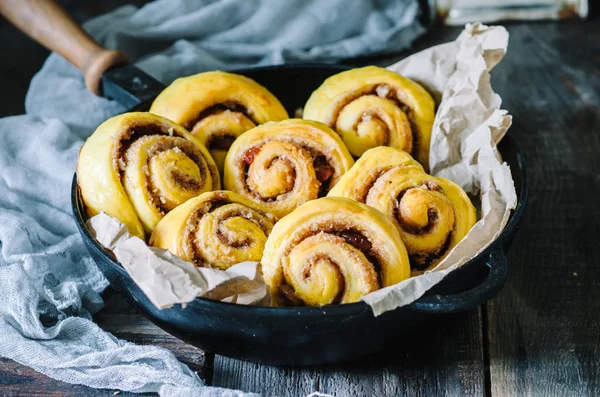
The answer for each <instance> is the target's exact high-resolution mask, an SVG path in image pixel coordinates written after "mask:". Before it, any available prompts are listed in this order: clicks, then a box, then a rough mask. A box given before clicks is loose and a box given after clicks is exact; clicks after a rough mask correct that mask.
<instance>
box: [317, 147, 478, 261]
mask: <svg viewBox="0 0 600 397" xmlns="http://www.w3.org/2000/svg"><path fill="white" fill-rule="evenodd" d="M329 196H331V197H347V198H351V199H353V200H357V201H359V202H362V203H366V204H368V205H369V206H371V207H373V208H376V209H378V210H379V211H381V212H383V213H384V214H386V215H388V216H389V218H390V219H391V220H392V221H393V223H394V224H395V225H396V227H397V228H398V230H399V231H400V235H401V236H402V241H404V244H405V245H406V249H407V250H408V254H409V256H410V263H411V267H412V268H413V270H415V271H416V272H422V271H424V270H429V269H432V268H434V267H435V266H436V265H437V264H438V263H439V262H440V261H442V260H443V259H444V258H445V257H446V255H447V254H448V253H449V252H450V250H451V249H452V248H453V247H454V246H456V245H457V244H458V243H459V241H460V240H462V239H463V238H464V236H466V235H467V233H468V232H469V230H470V229H471V228H472V227H473V225H474V224H475V222H476V221H477V215H476V212H475V207H474V206H473V204H472V203H471V200H470V199H469V197H468V196H467V194H466V193H465V192H464V191H463V190H462V189H461V188H460V187H459V186H458V185H457V184H455V183H454V182H452V181H449V180H447V179H444V178H438V177H433V176H431V175H428V174H426V173H425V172H424V171H423V169H422V168H421V167H420V166H419V165H418V164H417V163H416V162H415V161H414V160H412V159H411V158H410V156H409V155H408V154H406V153H405V152H402V151H399V150H397V149H393V148H388V147H380V148H375V149H371V150H369V151H367V152H366V153H365V154H364V155H363V156H362V157H361V158H360V159H359V160H358V161H357V162H356V164H355V165H354V167H352V168H351V169H350V170H349V171H348V172H347V173H346V174H345V175H344V176H343V177H342V180H340V182H339V183H338V184H337V185H336V186H335V187H334V188H333V189H332V190H331V191H330V192H329Z"/></svg>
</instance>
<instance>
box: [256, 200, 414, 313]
mask: <svg viewBox="0 0 600 397" xmlns="http://www.w3.org/2000/svg"><path fill="white" fill-rule="evenodd" d="M261 265H262V270H263V275H264V278H265V281H266V282H267V284H268V285H269V286H270V290H271V294H272V296H273V298H274V299H273V300H274V302H275V303H276V304H277V305H279V306H300V305H309V306H318V305H329V304H337V303H351V302H356V301H358V300H359V299H360V298H361V297H362V296H364V295H366V294H368V293H370V292H373V291H376V290H378V289H380V288H382V287H386V286H389V285H393V284H396V283H399V282H400V281H402V280H405V279H407V278H408V277H409V276H410V266H409V262H408V256H407V253H406V249H405V248H404V244H403V243H402V239H401V238H400V234H399V233H398V230H397V229H396V228H395V227H394V225H393V224H392V222H391V220H390V219H389V218H388V217H386V216H385V215H383V214H382V213H381V212H379V211H377V210H375V209H373V208H371V207H369V206H367V205H364V204H361V203H358V202H356V201H353V200H350V199H346V198H338V197H326V198H321V199H318V200H313V201H309V202H308V203H306V204H304V205H302V206H300V207H298V208H297V209H296V210H294V211H293V212H292V213H290V214H289V215H287V216H285V217H284V218H282V219H281V220H280V221H279V222H278V223H277V224H276V225H275V227H274V228H273V231H272V232H271V235H270V236H269V238H268V239H267V243H266V246H265V252H264V255H263V258H262V261H261Z"/></svg>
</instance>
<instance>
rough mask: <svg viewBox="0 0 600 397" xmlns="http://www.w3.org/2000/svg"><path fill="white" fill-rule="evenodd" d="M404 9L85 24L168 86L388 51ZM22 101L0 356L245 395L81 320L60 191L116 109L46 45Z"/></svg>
mask: <svg viewBox="0 0 600 397" xmlns="http://www.w3.org/2000/svg"><path fill="white" fill-rule="evenodd" d="M417 14H418V1H417V0H412V1H411V0H397V1H394V0H389V1H383V0H370V1H365V0H328V1H322V0H312V1H308V0H287V1H270V0H216V1H209V0H202V1H200V0H198V1H185V0H173V1H168V0H161V1H156V2H153V3H150V4H148V5H146V6H145V7H143V8H141V9H139V10H138V9H136V8H135V7H131V6H127V7H123V8H120V9H118V10H116V11H114V12H111V13H110V14H107V15H104V16H101V17H99V18H96V19H94V20H92V21H90V22H89V23H87V24H86V29H87V30H88V31H89V32H90V33H91V34H92V35H93V36H94V37H95V38H96V39H97V40H98V41H99V42H101V43H102V44H103V45H105V46H107V47H109V48H119V49H121V50H123V51H124V52H126V53H127V54H128V55H130V57H131V58H132V59H133V60H134V61H136V63H137V64H138V66H140V67H141V68H142V69H144V70H145V71H146V72H148V73H149V74H151V75H153V76H154V77H156V78H158V79H159V80H161V81H163V82H164V83H169V82H170V81H172V80H173V79H175V78H176V77H179V76H182V75H189V74H192V73H197V72H200V71H204V70H211V69H233V68H236V67H241V66H249V65H266V64H274V63H283V62H292V61H316V60H318V61H335V60H338V59H340V58H349V57H355V56H359V55H369V54H371V55H372V54H374V53H381V52H391V51H398V50H401V49H404V48H406V47H407V46H408V45H409V44H410V43H411V41H413V40H414V39H415V37H417V36H418V35H419V34H421V33H422V32H423V31H424V28H423V27H422V26H421V25H419V23H418V22H417V21H416V18H417ZM26 110H27V115H25V116H17V117H10V118H5V119H2V120H0V140H1V141H2V145H0V249H1V254H0V300H2V302H3V304H2V305H1V306H0V356H2V357H7V358H10V359H13V360H15V361H18V362H20V363H22V364H24V365H28V366H30V367H32V368H34V369H35V370H37V371H39V372H42V373H44V374H46V375H48V376H50V377H52V378H55V379H58V380H61V381H65V382H70V383H76V384H83V385H87V386H90V387H95V388H109V389H121V390H126V391H135V392H158V393H160V394H161V395H173V396H183V395H195V396H249V395H254V394H247V393H244V392H241V391H232V390H225V389H220V388H213V387H207V386H205V385H204V383H203V382H202V380H200V378H199V377H198V376H197V375H196V374H195V373H193V372H192V371H191V370H190V369H189V368H187V367H186V366H185V365H183V364H181V363H179V362H178V361H177V359H176V358H175V356H174V355H173V354H172V353H171V352H170V351H168V350H166V349H162V348H160V347H155V346H137V345H135V344H132V343H129V342H126V341H121V340H118V339H117V338H115V337H113V336H112V335H110V334H108V333H106V332H104V331H103V330H102V329H101V328H99V327H98V326H97V325H96V324H94V322H93V321H92V318H91V315H92V314H93V313H95V312H97V311H98V310H100V309H101V307H102V304H103V302H102V298H101V297H100V295H99V294H100V293H101V292H102V291H103V290H104V289H105V288H106V287H107V281H106V279H105V278H104V277H103V276H102V274H101V273H100V271H99V270H98V268H97V267H96V265H95V264H94V263H93V261H92V259H91V258H90V257H89V256H88V254H87V252H86V251H85V248H84V246H83V243H82V241H81V239H80V238H79V236H78V234H77V230H76V227H75V224H74V221H73V220H72V216H71V210H70V194H69V193H70V191H69V188H70V182H71V178H72V175H73V171H74V169H75V163H76V161H77V154H78V151H79V148H80V147H81V145H82V144H83V141H84V140H85V138H87V136H88V135H89V134H90V133H91V132H92V131H93V130H94V128H95V127H96V126H97V125H98V124H100V123H101V122H102V121H104V120H106V119H107V118H109V117H111V116H114V115H115V114H118V113H120V112H123V111H125V110H126V109H124V108H123V107H122V106H121V105H119V104H118V103H115V102H110V101H108V100H106V99H103V98H99V97H95V96H94V95H92V94H90V93H89V92H88V91H87V90H86V89H85V86H84V83H83V79H82V77H81V74H80V73H79V72H78V71H77V70H76V69H75V68H74V67H73V66H71V65H70V64H69V63H68V62H67V61H66V60H64V59H63V58H61V57H60V56H57V55H56V54H52V55H51V56H50V57H49V58H48V60H47V61H46V63H45V65H44V67H43V68H42V70H41V71H40V72H39V73H38V74H37V75H36V76H35V77H34V79H33V81H32V83H31V87H30V89H29V92H28V94H27V99H26Z"/></svg>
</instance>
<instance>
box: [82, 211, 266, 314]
mask: <svg viewBox="0 0 600 397" xmlns="http://www.w3.org/2000/svg"><path fill="white" fill-rule="evenodd" d="M87 226H88V228H89V229H90V230H91V231H92V233H93V234H94V237H95V238H96V240H98V242H99V243H100V244H102V245H103V246H104V247H105V248H107V249H109V250H111V251H112V252H113V253H114V255H115V257H116V258H117V261H118V262H119V263H120V264H121V265H122V266H123V267H124V268H125V270H127V273H129V275H130V276H131V278H132V279H133V281H134V282H135V283H136V284H137V285H138V286H139V287H140V289H141V290H142V291H143V292H144V294H146V296H147V297H148V299H150V301H151V302H152V303H153V304H154V305H155V306H156V307H158V308H159V309H164V308H167V307H171V306H173V305H174V304H177V303H180V304H183V305H185V304H186V303H188V302H191V301H193V300H194V299H196V298H197V297H207V298H210V299H215V300H222V301H225V302H233V303H239V304H245V305H262V306H265V305H270V302H271V299H270V294H269V293H268V288H267V285H266V284H265V282H264V280H263V278H262V276H261V274H260V273H259V272H258V271H257V265H258V262H242V263H238V264H237V265H234V266H232V267H230V268H229V269H227V270H225V271H223V270H218V269H209V268H197V267H196V266H194V265H193V264H192V263H190V262H188V261H185V260H183V259H181V258H179V257H177V256H175V255H173V254H171V253H170V252H169V251H167V250H164V249H161V248H155V247H149V246H148V245H147V244H146V243H145V242H144V240H142V239H140V238H139V237H135V236H131V235H130V234H129V232H128V231H127V227H126V226H125V225H124V224H122V223H121V222H120V221H119V220H117V219H115V218H113V217H111V216H109V215H107V214H105V213H100V214H98V215H96V216H94V217H92V218H90V219H89V220H88V222H87Z"/></svg>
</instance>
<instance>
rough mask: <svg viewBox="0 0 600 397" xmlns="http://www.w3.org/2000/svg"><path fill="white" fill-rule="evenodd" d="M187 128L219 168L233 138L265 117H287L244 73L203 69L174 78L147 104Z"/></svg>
mask: <svg viewBox="0 0 600 397" xmlns="http://www.w3.org/2000/svg"><path fill="white" fill-rule="evenodd" d="M150 112H151V113H154V114H159V115H161V116H164V117H166V118H168V119H171V120H173V121H175V122H176V123H179V124H181V125H182V126H184V127H185V128H187V129H188V130H189V131H190V132H191V133H192V135H194V136H196V137H197V138H198V139H199V140H200V142H202V143H203V144H204V145H205V146H206V147H207V148H208V150H209V151H210V153H211V155H212V156H213V158H214V159H215V162H216V163H217V167H218V168H219V169H220V170H221V171H222V170H223V162H224V161H225V156H226V155H227V151H228V150H229V147H230V146H231V144H232V143H233V141H234V140H235V139H236V138H237V137H238V136H240V135H241V134H242V133H244V132H245V131H247V130H249V129H251V128H253V127H255V126H257V125H259V124H264V123H266V122H267V121H279V120H285V119H287V118H288V114H287V112H286V110H285V109H284V107H283V106H282V105H281V103H280V102H279V100H277V98H275V96H273V94H271V93H270V92H269V91H268V90H267V89H266V88H265V87H263V86H261V85H260V84H258V83H257V82H255V81H254V80H252V79H249V78H247V77H244V76H241V75H237V74H233V73H226V72H220V71H216V72H206V73H200V74H196V75H194V76H189V77H182V78H179V79H177V80H175V81H174V82H173V83H172V84H171V85H169V86H168V87H167V88H166V89H165V90H163V92H161V93H160V94H159V95H158V96H157V97H156V99H155V100H154V102H153V103H152V107H151V108H150Z"/></svg>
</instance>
